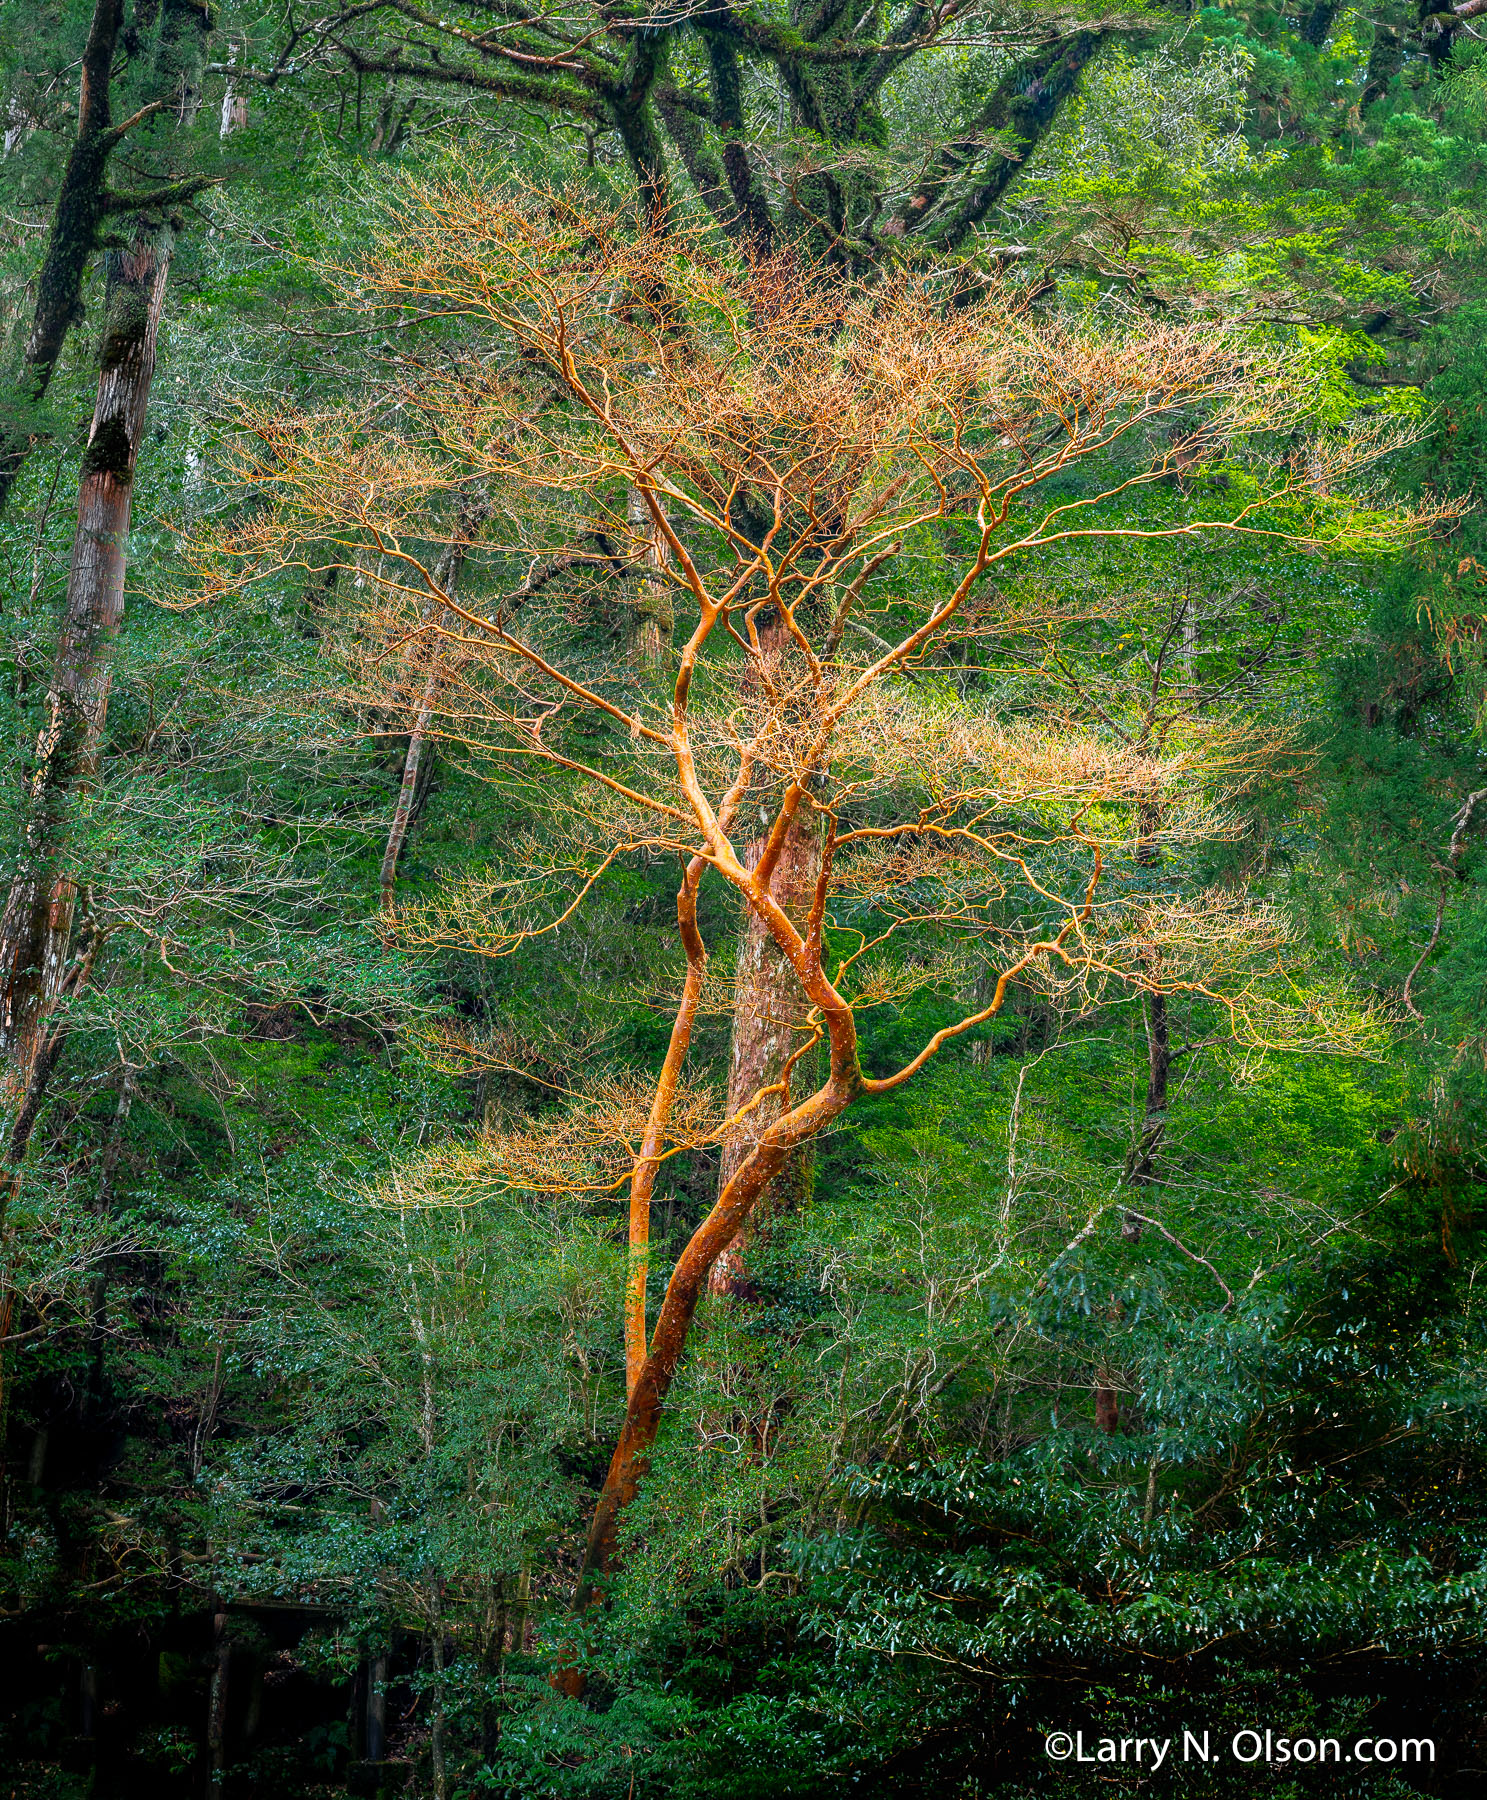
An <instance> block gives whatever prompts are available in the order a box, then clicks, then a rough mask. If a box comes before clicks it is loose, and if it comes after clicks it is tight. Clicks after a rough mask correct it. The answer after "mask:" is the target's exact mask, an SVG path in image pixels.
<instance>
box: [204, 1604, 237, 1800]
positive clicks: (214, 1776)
mask: <svg viewBox="0 0 1487 1800" xmlns="http://www.w3.org/2000/svg"><path fill="white" fill-rule="evenodd" d="M212 1643H213V1648H214V1652H215V1656H214V1660H213V1663H212V1688H211V1695H210V1698H209V1699H208V1701H207V1797H206V1800H222V1782H223V1776H224V1773H225V1771H226V1768H227V1677H228V1672H229V1670H230V1668H231V1666H232V1640H231V1639H230V1638H229V1637H228V1635H227V1613H226V1611H225V1610H224V1609H223V1608H222V1607H221V1606H220V1605H219V1606H218V1608H217V1610H216V1612H215V1613H214V1615H213V1618H212Z"/></svg>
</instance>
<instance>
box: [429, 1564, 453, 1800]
mask: <svg viewBox="0 0 1487 1800" xmlns="http://www.w3.org/2000/svg"><path fill="white" fill-rule="evenodd" d="M429 1619H430V1626H429V1659H430V1661H431V1663H432V1665H433V1676H434V1679H433V1686H432V1692H431V1700H432V1712H433V1717H432V1720H431V1722H430V1727H429V1761H430V1764H431V1765H432V1766H431V1773H432V1775H433V1781H434V1800H448V1797H449V1782H448V1777H447V1775H446V1774H445V1767H444V1731H445V1721H444V1584H443V1583H442V1582H441V1581H440V1580H439V1578H438V1576H437V1575H431V1576H430V1577H429Z"/></svg>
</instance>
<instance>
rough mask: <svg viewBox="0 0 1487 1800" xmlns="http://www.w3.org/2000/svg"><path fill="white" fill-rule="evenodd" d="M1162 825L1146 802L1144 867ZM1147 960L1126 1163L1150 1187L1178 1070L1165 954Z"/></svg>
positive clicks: (1154, 855) (1141, 839)
mask: <svg viewBox="0 0 1487 1800" xmlns="http://www.w3.org/2000/svg"><path fill="white" fill-rule="evenodd" d="M1161 826H1162V808H1161V804H1160V802H1159V801H1152V802H1149V803H1147V804H1144V805H1143V806H1142V807H1141V809H1140V814H1139V818H1138V822H1137V829H1138V832H1139V836H1138V838H1137V842H1136V863H1137V865H1138V867H1140V868H1145V869H1155V868H1156V867H1157V866H1158V864H1159V863H1160V862H1161V851H1160V850H1159V849H1158V847H1157V833H1158V832H1159V831H1160V830H1161ZM1145 962H1146V969H1147V973H1148V976H1149V977H1150V980H1151V983H1152V985H1151V986H1150V987H1149V988H1148V989H1147V990H1146V992H1145V993H1144V994H1143V995H1142V997H1141V998H1142V1014H1143V1020H1144V1023H1145V1026H1146V1099H1145V1104H1144V1105H1143V1107H1142V1112H1141V1129H1140V1132H1139V1134H1138V1136H1137V1139H1136V1142H1135V1144H1134V1145H1133V1146H1132V1149H1131V1151H1130V1154H1129V1155H1128V1156H1127V1158H1126V1168H1125V1180H1126V1184H1127V1186H1129V1187H1137V1188H1149V1187H1151V1186H1152V1185H1153V1184H1154V1183H1155V1181H1156V1159H1157V1152H1158V1151H1159V1150H1160V1149H1161V1147H1162V1140H1163V1138H1164V1137H1165V1136H1166V1134H1167V1088H1168V1084H1169V1082H1170V1080H1171V1075H1172V1030H1171V1021H1170V1019H1169V1017H1168V1011H1167V996H1166V995H1165V994H1164V993H1163V992H1162V991H1161V989H1160V987H1159V986H1158V985H1157V983H1159V982H1160V980H1161V975H1162V969H1161V957H1160V955H1159V954H1158V953H1157V952H1156V951H1155V950H1153V951H1151V952H1150V953H1149V954H1148V955H1147V956H1146V958H1145ZM1147 1210H1149V1205H1148V1209H1147ZM1121 1235H1122V1236H1123V1237H1125V1238H1126V1239H1127V1240H1128V1241H1129V1242H1131V1243H1136V1242H1137V1241H1139V1239H1140V1237H1141V1221H1140V1220H1139V1219H1137V1218H1135V1217H1133V1216H1132V1215H1131V1214H1130V1213H1127V1214H1126V1215H1125V1218H1124V1219H1123V1220H1122V1221H1121Z"/></svg>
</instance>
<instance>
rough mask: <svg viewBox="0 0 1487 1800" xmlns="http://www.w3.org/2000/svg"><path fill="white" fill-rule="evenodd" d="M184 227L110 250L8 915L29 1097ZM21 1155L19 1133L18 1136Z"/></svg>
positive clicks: (100, 724)
mask: <svg viewBox="0 0 1487 1800" xmlns="http://www.w3.org/2000/svg"><path fill="white" fill-rule="evenodd" d="M173 244H174V233H173V231H172V229H171V227H170V226H169V225H168V224H162V225H158V226H155V227H144V228H142V229H141V230H140V231H138V232H137V234H136V236H135V238H134V241H133V243H132V244H131V245H130V246H129V247H128V249H126V250H121V251H115V252H112V253H111V254H110V257H109V267H108V283H107V298H106V310H105V324H104V340H103V357H102V369H101V372H100V375H99V380H98V399H97V403H96V405H95V407H94V409H93V422H92V427H91V429H90V430H89V433H88V444H87V449H86V451H85V452H84V456H83V466H82V474H81V479H80V483H79V489H78V510H77V533H76V536H75V538H74V540H73V551H72V564H71V568H70V570H69V572H68V578H67V597H66V601H65V603H64V608H63V618H62V632H61V636H60V638H59V640H58V643H57V651H56V656H55V658H54V660H53V664H52V678H51V684H50V687H49V690H48V692H47V696H46V702H45V715H44V719H43V723H42V728H41V733H40V736H39V738H38V740H37V745H36V766H35V770H34V772H33V774H32V778H31V784H30V786H31V793H30V803H31V805H30V818H29V821H28V825H27V831H26V841H25V846H24V856H23V866H22V871H21V873H20V875H19V876H18V877H17V879H16V880H15V881H14V883H13V884H12V886H11V890H10V895H9V898H8V901H7V904H6V908H5V913H4V918H3V921H0V1052H3V1053H4V1055H5V1057H6V1061H7V1065H8V1066H7V1068H6V1072H5V1085H6V1087H7V1089H8V1091H9V1094H10V1096H11V1100H12V1105H13V1106H16V1107H20V1106H22V1105H23V1103H24V1101H25V1099H26V1097H27V1095H28V1093H29V1091H30V1090H31V1088H32V1085H33V1084H32V1077H33V1074H34V1072H35V1071H36V1069H37V1066H38V1059H39V1056H40V1054H41V1052H42V1050H43V1047H44V1037H43V1033H44V1027H45V1024H46V1020H47V1016H48V1014H49V1012H50V1011H51V1008H52V1007H53V1005H54V1004H55V1002H56V999H57V997H58V994H59V993H60V991H61V986H62V980H63V976H64V973H65V966H66V957H67V950H68V944H69V941H70V939H71V936H72V924H73V915H74V912H75V910H76V905H77V886H76V883H75V881H74V879H73V877H72V875H71V874H70V873H69V872H68V871H67V870H66V869H65V868H64V867H63V864H62V858H63V852H64V849H65V845H66V839H67V824H68V817H69V814H70V812H71V810H72V807H73V805H74V803H75V801H76V799H77V797H78V795H79V794H80V793H81V792H83V791H84V790H86V788H87V787H88V786H89V785H90V784H91V782H92V781H93V779H94V777H95V776H96V774H97V771H98V761H99V755H100V752H101V749H102V745H103V733H104V725H105V722H106V719H107V715H108V702H109V692H110V689H111V686H112V682H113V642H114V639H115V638H116V637H117V635H118V631H119V626H120V624H121V623H122V621H123V617H124V570H125V559H126V553H127V545H128V537H129V513H130V502H131V498H132V494H133V488H134V469H135V461H136V458H137V456H138V453H139V444H140V438H141V435H142V433H143V431H144V423H145V409H146V406H147V405H148V402H149V397H150V380H151V377H152V376H153V374H154V370H155V345H156V339H157V337H158V335H159V330H160V314H161V309H162V306H163V304H164V298H165V280H166V275H167V273H168V271H169V268H170V255H171V250H172V248H173ZM11 1155H12V1158H14V1157H15V1146H14V1145H12V1146H11Z"/></svg>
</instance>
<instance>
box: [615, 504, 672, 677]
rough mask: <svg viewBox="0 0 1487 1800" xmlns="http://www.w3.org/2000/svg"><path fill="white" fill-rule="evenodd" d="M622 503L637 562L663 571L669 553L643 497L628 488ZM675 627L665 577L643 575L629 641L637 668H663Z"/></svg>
mask: <svg viewBox="0 0 1487 1800" xmlns="http://www.w3.org/2000/svg"><path fill="white" fill-rule="evenodd" d="M625 504H626V517H627V521H628V523H629V526H630V533H631V536H632V538H633V539H634V541H635V544H636V546H637V549H638V554H639V556H640V560H641V561H642V563H643V564H644V566H645V567H646V568H648V569H655V570H664V569H665V567H666V565H667V563H668V562H669V561H670V552H669V549H668V546H667V543H666V540H665V538H664V537H662V535H661V533H660V532H659V531H658V530H657V529H656V526H655V523H654V521H653V520H652V518H651V515H650V508H649V507H648V506H647V505H646V503H645V496H644V495H643V494H642V493H640V491H639V490H638V489H637V488H631V490H630V493H629V497H628V499H627V500H626V503H625ZM675 624H676V619H675V615H674V613H673V611H672V605H671V589H670V587H669V586H668V585H667V582H666V580H665V577H664V576H657V577H650V578H646V577H644V576H643V577H642V578H641V582H640V593H639V598H638V599H637V601H636V607H635V620H634V625H633V627H632V630H631V640H630V656H631V660H632V662H634V664H635V666H636V668H637V669H642V670H651V671H654V670H657V669H660V668H662V667H663V666H664V665H665V662H666V652H667V650H668V649H669V648H670V645H671V634H672V631H673V629H674V628H675Z"/></svg>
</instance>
